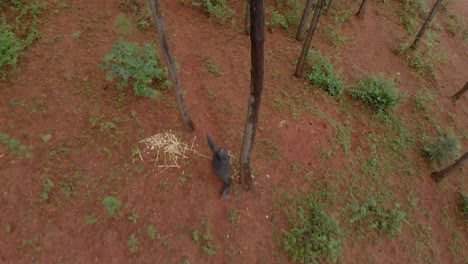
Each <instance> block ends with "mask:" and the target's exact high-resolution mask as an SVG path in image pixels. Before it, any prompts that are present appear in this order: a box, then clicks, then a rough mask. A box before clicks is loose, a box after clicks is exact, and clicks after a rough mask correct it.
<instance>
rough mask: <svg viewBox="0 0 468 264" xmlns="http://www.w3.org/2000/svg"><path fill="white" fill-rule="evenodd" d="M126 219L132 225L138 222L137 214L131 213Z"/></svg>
mask: <svg viewBox="0 0 468 264" xmlns="http://www.w3.org/2000/svg"><path fill="white" fill-rule="evenodd" d="M127 219H128V221H130V222H132V223H136V222H137V220H138V214H137V213H136V212H132V214H131V215H130V216H129V217H128V218H127Z"/></svg>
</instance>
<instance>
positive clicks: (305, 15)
mask: <svg viewBox="0 0 468 264" xmlns="http://www.w3.org/2000/svg"><path fill="white" fill-rule="evenodd" d="M310 9H312V0H307V3H306V5H305V7H304V12H303V13H302V19H301V23H300V24H299V28H298V29H297V33H296V40H299V41H301V40H302V39H303V38H304V27H305V25H306V24H307V18H309V14H310Z"/></svg>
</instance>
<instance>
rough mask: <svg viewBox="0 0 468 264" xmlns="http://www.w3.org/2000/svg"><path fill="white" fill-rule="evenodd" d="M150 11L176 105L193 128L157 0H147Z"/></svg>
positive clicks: (185, 120)
mask: <svg viewBox="0 0 468 264" xmlns="http://www.w3.org/2000/svg"><path fill="white" fill-rule="evenodd" d="M148 2H149V4H150V7H151V13H152V15H153V20H154V24H155V26H156V28H157V29H158V37H159V45H160V46H161V50H162V53H163V55H164V60H165V61H166V64H167V69H168V71H169V76H170V78H171V81H172V84H173V85H174V87H173V89H174V94H175V97H176V100H177V106H178V107H179V112H180V114H181V116H182V120H183V122H184V125H185V127H186V128H187V129H188V130H189V131H194V130H195V124H194V123H193V121H192V119H191V118H190V115H189V113H188V111H187V108H186V107H185V103H184V96H183V94H182V88H181V86H180V81H179V75H178V74H177V70H176V66H175V62H174V59H173V58H172V55H171V51H170V49H169V43H168V41H167V34H166V28H165V27H164V21H163V18H162V12H161V7H160V6H159V2H158V0H148Z"/></svg>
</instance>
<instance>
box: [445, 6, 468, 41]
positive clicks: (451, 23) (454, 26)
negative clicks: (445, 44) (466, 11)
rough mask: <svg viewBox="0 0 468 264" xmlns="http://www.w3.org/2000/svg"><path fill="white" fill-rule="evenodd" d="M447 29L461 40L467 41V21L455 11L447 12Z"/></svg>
mask: <svg viewBox="0 0 468 264" xmlns="http://www.w3.org/2000/svg"><path fill="white" fill-rule="evenodd" d="M446 28H447V31H448V32H449V33H450V34H451V35H452V36H455V37H457V38H459V39H461V40H464V41H468V22H467V21H466V18H465V17H463V16H460V15H459V14H457V13H453V12H449V13H448V19H447V20H446Z"/></svg>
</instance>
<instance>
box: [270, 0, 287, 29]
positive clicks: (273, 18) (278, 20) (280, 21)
mask: <svg viewBox="0 0 468 264" xmlns="http://www.w3.org/2000/svg"><path fill="white" fill-rule="evenodd" d="M267 15H268V17H269V18H268V19H267V21H266V23H265V24H266V25H267V26H268V28H269V29H270V31H271V32H273V31H275V29H276V28H278V26H279V27H280V28H281V29H282V30H288V29H289V23H288V21H287V20H286V18H285V17H284V16H283V15H282V14H281V13H279V12H278V11H277V10H276V9H275V8H274V7H273V6H270V7H269V8H268V9H267Z"/></svg>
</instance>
